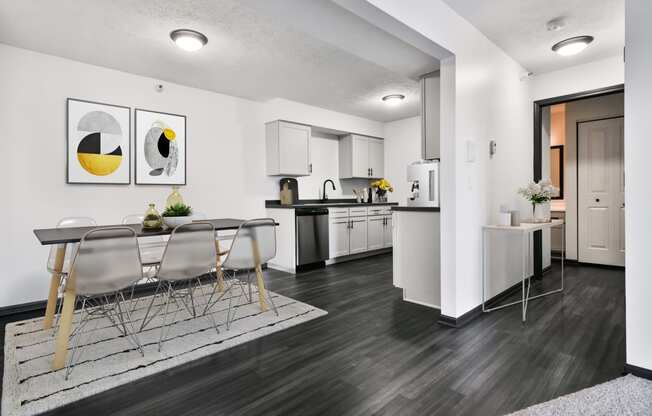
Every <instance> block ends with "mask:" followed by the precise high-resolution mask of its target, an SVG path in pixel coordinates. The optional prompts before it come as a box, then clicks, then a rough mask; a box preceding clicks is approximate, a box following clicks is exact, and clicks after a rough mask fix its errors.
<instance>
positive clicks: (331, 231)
mask: <svg viewBox="0 0 652 416" xmlns="http://www.w3.org/2000/svg"><path fill="white" fill-rule="evenodd" d="M328 249H329V252H330V258H332V259H334V258H335V257H340V256H346V255H347V254H349V219H348V218H342V219H331V220H330V224H329V227H328Z"/></svg>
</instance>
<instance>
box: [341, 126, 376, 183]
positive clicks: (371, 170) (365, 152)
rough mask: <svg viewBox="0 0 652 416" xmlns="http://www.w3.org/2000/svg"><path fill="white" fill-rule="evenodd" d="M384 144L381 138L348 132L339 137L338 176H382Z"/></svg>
mask: <svg viewBox="0 0 652 416" xmlns="http://www.w3.org/2000/svg"><path fill="white" fill-rule="evenodd" d="M384 148H385V145H384V143H383V141H382V140H381V139H375V138H373V137H366V136H359V135H357V134H348V135H346V136H344V137H343V138H342V139H340V178H342V179H346V178H382V177H383V175H384V174H385V156H384V155H385V150H384Z"/></svg>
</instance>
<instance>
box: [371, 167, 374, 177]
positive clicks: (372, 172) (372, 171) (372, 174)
mask: <svg viewBox="0 0 652 416" xmlns="http://www.w3.org/2000/svg"><path fill="white" fill-rule="evenodd" d="M371 176H374V168H371Z"/></svg>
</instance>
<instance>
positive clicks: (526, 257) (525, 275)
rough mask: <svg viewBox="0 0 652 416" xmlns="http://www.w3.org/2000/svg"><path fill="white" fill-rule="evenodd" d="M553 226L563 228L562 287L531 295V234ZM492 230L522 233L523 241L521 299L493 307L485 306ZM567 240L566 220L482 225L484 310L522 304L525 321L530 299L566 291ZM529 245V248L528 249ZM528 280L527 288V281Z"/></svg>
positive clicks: (488, 310) (489, 310)
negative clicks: (489, 235)
mask: <svg viewBox="0 0 652 416" xmlns="http://www.w3.org/2000/svg"><path fill="white" fill-rule="evenodd" d="M553 227H560V228H561V229H562V238H561V241H562V250H561V253H562V254H561V287H560V288H559V289H555V290H550V291H548V292H546V293H542V294H540V295H536V296H530V286H531V279H530V276H529V264H530V256H531V251H532V248H531V247H530V235H531V234H532V233H534V232H535V231H541V230H545V229H550V228H553ZM492 232H502V233H520V234H521V235H522V240H523V243H522V244H521V247H522V248H521V251H522V253H523V255H522V276H521V300H517V301H515V302H510V303H507V304H505V305H500V306H495V307H493V308H487V307H486V306H485V303H486V299H485V296H486V294H485V287H486V264H487V261H486V260H487V259H486V255H487V253H486V252H487V250H486V249H487V236H488V234H489V233H492ZM565 242H566V224H565V223H564V220H560V219H553V220H552V221H551V222H542V223H522V224H521V225H519V226H513V227H512V226H500V225H485V226H484V227H482V311H483V312H491V311H495V310H498V309H503V308H506V307H508V306H513V305H517V304H519V303H520V304H521V310H522V320H523V322H525V321H526V319H527V305H528V301H530V300H532V299H536V298H540V297H543V296H547V295H552V294H555V293H561V292H563V291H564V256H565V254H564V253H565V247H564V245H565ZM526 247H527V249H526ZM526 280H527V289H526V287H525V286H526V285H525V281H526Z"/></svg>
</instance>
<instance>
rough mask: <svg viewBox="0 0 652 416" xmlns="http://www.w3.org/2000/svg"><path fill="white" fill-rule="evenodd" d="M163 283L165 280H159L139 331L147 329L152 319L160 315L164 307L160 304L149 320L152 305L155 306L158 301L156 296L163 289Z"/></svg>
mask: <svg viewBox="0 0 652 416" xmlns="http://www.w3.org/2000/svg"><path fill="white" fill-rule="evenodd" d="M162 284H163V282H161V281H159V282H158V285H156V290H155V291H154V295H152V300H151V301H150V302H149V306H148V307H147V311H146V312H145V316H143V321H142V323H141V324H140V329H139V330H138V332H142V331H143V329H145V327H146V326H147V325H149V323H150V322H152V320H153V319H154V318H155V317H156V315H158V313H159V312H160V311H161V309H162V308H163V306H162V305H161V306H159V308H158V310H157V311H156V313H155V314H153V315H152V317H151V318H149V320H148V319H147V318H148V317H149V314H150V312H151V311H152V306H154V302H155V301H156V297H157V296H158V293H159V290H161V285H162Z"/></svg>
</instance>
